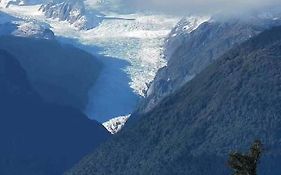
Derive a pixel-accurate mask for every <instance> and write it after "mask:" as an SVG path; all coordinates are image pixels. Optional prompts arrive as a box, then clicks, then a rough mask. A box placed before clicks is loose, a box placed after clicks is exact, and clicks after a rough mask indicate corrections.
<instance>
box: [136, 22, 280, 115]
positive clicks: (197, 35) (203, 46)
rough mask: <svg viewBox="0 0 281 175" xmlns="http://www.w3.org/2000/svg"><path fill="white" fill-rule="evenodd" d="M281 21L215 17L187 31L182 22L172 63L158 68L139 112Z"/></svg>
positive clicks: (172, 44) (170, 47) (171, 47)
mask: <svg viewBox="0 0 281 175" xmlns="http://www.w3.org/2000/svg"><path fill="white" fill-rule="evenodd" d="M245 18H246V17H245ZM280 24H281V21H280V20H276V19H272V18H257V17H247V19H236V18H230V19H227V20H225V19H224V20H222V19H216V18H213V19H210V20H208V21H207V22H205V23H203V24H201V25H200V26H199V27H198V28H197V29H196V30H194V31H192V32H187V31H186V29H184V28H186V26H187V25H191V24H185V20H182V21H180V22H179V24H178V25H177V26H176V27H175V29H173V31H172V32H171V34H170V36H169V38H168V41H167V43H166V48H165V50H166V51H165V52H166V59H167V60H168V64H167V66H166V67H164V68H162V69H160V70H159V71H158V73H157V75H156V78H155V79H154V81H153V82H152V84H151V85H150V87H149V90H148V92H147V97H146V98H145V99H144V100H143V102H142V104H141V105H140V107H139V109H138V111H137V113H145V112H148V111H149V110H151V109H153V107H155V106H156V105H157V104H158V103H159V102H160V101H161V100H162V99H163V98H164V97H165V96H167V95H169V94H171V93H173V92H175V91H176V90H178V89H179V88H180V87H182V86H183V85H184V84H185V83H186V82H188V81H190V80H191V79H193V78H194V77H195V76H196V75H197V74H198V73H200V72H201V71H202V70H203V69H204V68H206V67H207V66H208V65H209V64H211V63H212V62H214V60H216V59H218V58H219V57H220V56H222V55H223V54H224V53H225V52H227V51H228V50H230V49H231V48H232V47H233V46H235V45H238V44H240V43H242V42H244V41H246V40H247V39H249V38H251V37H253V36H256V35H257V34H259V33H260V32H262V31H264V30H266V29H269V28H271V27H272V26H277V25H280Z"/></svg>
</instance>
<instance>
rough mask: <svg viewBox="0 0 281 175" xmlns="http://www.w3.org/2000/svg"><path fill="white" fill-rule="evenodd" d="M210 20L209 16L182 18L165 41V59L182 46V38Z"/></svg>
mask: <svg viewBox="0 0 281 175" xmlns="http://www.w3.org/2000/svg"><path fill="white" fill-rule="evenodd" d="M209 20H210V17H209V16H202V17H200V16H191V17H184V18H182V19H181V20H180V21H179V22H178V23H177V25H176V26H175V27H174V28H173V30H172V31H171V33H170V34H169V36H168V37H167V39H166V41H165V45H164V48H169V49H164V55H165V58H166V59H169V58H170V57H171V54H173V53H174V52H175V49H177V48H178V47H179V45H180V44H182V41H183V39H184V36H185V35H186V34H189V33H191V32H192V31H194V30H196V29H197V28H198V27H199V26H200V25H201V24H202V23H204V22H207V21H209Z"/></svg>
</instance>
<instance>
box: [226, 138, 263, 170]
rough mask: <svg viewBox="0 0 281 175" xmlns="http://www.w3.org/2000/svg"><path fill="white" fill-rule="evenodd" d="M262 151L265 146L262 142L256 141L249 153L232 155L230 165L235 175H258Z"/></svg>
mask: <svg viewBox="0 0 281 175" xmlns="http://www.w3.org/2000/svg"><path fill="white" fill-rule="evenodd" d="M262 151H263V145H262V143H261V141H259V140H256V141H255V142H254V144H253V145H252V146H251V148H250V151H249V153H247V154H241V153H238V152H234V153H231V154H230V155H229V160H228V164H229V166H230V167H231V168H232V169H233V171H234V173H233V175H257V165H258V163H259V160H260V157H261V154H262Z"/></svg>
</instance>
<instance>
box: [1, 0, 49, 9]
mask: <svg viewBox="0 0 281 175" xmlns="http://www.w3.org/2000/svg"><path fill="white" fill-rule="evenodd" d="M47 1H48V0H47ZM43 2H46V0H0V7H4V8H9V6H10V5H20V6H22V5H34V4H41V3H43Z"/></svg>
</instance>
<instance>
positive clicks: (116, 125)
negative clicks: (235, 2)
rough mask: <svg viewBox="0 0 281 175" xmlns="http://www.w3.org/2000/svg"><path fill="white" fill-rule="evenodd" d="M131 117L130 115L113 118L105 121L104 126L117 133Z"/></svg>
mask: <svg viewBox="0 0 281 175" xmlns="http://www.w3.org/2000/svg"><path fill="white" fill-rule="evenodd" d="M129 117H130V115H126V116H120V117H116V118H113V119H111V120H109V121H107V122H104V123H103V126H104V127H105V128H106V129H107V130H108V131H109V132H110V133H111V134H116V133H117V132H119V131H120V130H121V129H122V128H123V126H124V125H125V123H126V122H127V121H128V119H129Z"/></svg>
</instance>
